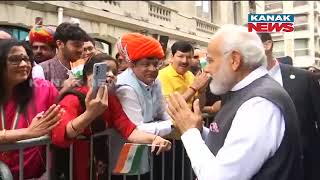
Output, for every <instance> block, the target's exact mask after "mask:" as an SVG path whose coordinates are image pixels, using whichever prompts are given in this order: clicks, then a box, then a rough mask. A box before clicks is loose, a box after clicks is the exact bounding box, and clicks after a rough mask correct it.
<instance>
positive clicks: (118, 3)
mask: <svg viewBox="0 0 320 180" xmlns="http://www.w3.org/2000/svg"><path fill="white" fill-rule="evenodd" d="M104 2H105V3H109V4H110V5H113V6H120V2H118V1H104Z"/></svg>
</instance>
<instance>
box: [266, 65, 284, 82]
mask: <svg viewBox="0 0 320 180" xmlns="http://www.w3.org/2000/svg"><path fill="white" fill-rule="evenodd" d="M275 61H276V64H275V65H274V66H273V67H272V68H271V69H270V70H269V72H268V74H269V75H270V76H271V77H272V78H273V79H274V80H276V81H277V82H278V83H279V84H280V85H281V86H283V82H282V74H281V70H280V65H279V62H278V61H277V60H275Z"/></svg>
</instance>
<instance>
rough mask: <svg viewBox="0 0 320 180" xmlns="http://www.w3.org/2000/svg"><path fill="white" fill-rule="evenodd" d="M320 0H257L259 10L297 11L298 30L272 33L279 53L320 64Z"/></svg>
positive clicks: (300, 62)
mask: <svg viewBox="0 0 320 180" xmlns="http://www.w3.org/2000/svg"><path fill="white" fill-rule="evenodd" d="M319 12H320V2H319V1H256V13H274V14H277V13H284V14H295V17H294V18H295V25H294V27H295V30H294V32H289V33H288V32H285V33H283V32H282V33H272V37H273V40H274V45H273V51H274V55H275V56H276V57H280V56H291V57H292V58H293V65H294V66H297V67H303V68H305V67H309V66H311V65H312V64H314V63H317V64H318V65H320V38H319V35H320V14H319Z"/></svg>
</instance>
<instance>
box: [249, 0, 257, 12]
mask: <svg viewBox="0 0 320 180" xmlns="http://www.w3.org/2000/svg"><path fill="white" fill-rule="evenodd" d="M256 9H257V8H256V2H255V1H254V0H249V11H250V13H255V12H256Z"/></svg>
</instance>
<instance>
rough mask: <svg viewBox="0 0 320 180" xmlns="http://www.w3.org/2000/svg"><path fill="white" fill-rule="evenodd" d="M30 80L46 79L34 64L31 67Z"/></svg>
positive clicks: (39, 67) (39, 68) (41, 70)
mask: <svg viewBox="0 0 320 180" xmlns="http://www.w3.org/2000/svg"><path fill="white" fill-rule="evenodd" d="M32 78H39V79H46V78H45V77H44V72H43V69H42V67H41V66H40V65H38V64H36V63H35V65H34V66H33V67H32Z"/></svg>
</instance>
